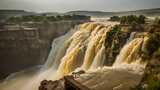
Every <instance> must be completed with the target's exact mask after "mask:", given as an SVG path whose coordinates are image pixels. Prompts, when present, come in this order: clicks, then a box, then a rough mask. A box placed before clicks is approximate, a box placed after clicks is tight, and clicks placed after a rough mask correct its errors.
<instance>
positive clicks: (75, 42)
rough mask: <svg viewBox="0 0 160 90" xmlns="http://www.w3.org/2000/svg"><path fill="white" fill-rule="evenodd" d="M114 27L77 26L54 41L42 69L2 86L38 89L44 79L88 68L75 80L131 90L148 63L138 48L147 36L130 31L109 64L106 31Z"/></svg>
mask: <svg viewBox="0 0 160 90" xmlns="http://www.w3.org/2000/svg"><path fill="white" fill-rule="evenodd" d="M111 30H112V25H108V26H104V25H101V24H97V23H85V24H82V25H80V26H79V27H76V29H75V30H71V31H70V32H68V33H67V34H66V35H64V36H62V37H59V38H57V39H55V40H54V41H53V44H52V50H51V52H50V55H49V57H48V60H47V61H46V63H45V65H44V66H42V68H41V69H38V70H34V71H33V70H32V69H31V70H30V71H28V70H27V71H24V72H20V73H18V74H15V75H14V76H13V77H12V78H9V79H8V80H5V81H4V82H3V83H1V84H0V90H37V89H38V86H39V83H40V81H42V80H43V79H49V80H56V79H59V78H61V77H63V76H65V75H68V74H70V73H71V72H73V71H75V70H77V69H82V70H85V71H86V74H83V75H81V76H80V77H79V78H77V79H76V80H78V81H79V82H82V83H83V84H84V85H86V86H88V87H89V88H91V89H93V90H106V89H107V90H112V89H114V90H128V89H129V87H133V86H135V85H137V84H138V82H139V81H140V80H141V77H142V74H143V71H144V68H145V65H146V63H145V62H142V60H141V56H140V55H139V51H140V50H143V48H144V46H145V45H144V42H146V40H147V39H146V38H136V39H133V35H132V34H131V37H130V39H129V41H130V42H128V43H126V45H125V46H124V48H123V49H122V50H121V52H120V54H119V55H118V57H117V59H116V61H115V63H114V64H113V66H111V67H106V66H104V62H105V60H107V59H106V54H105V53H106V52H105V50H106V46H105V43H106V42H105V41H106V37H107V36H106V35H107V34H106V33H108V32H110V31H111ZM70 36H71V37H70ZM132 39H133V40H132Z"/></svg>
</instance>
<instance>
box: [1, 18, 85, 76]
mask: <svg viewBox="0 0 160 90" xmlns="http://www.w3.org/2000/svg"><path fill="white" fill-rule="evenodd" d="M82 22H84V21H59V22H58V21H57V22H52V23H41V24H30V25H31V26H30V27H35V28H31V29H27V28H25V29H15V30H0V59H1V63H0V72H1V73H0V79H3V78H4V77H6V76H7V75H8V74H10V73H13V72H17V71H20V70H22V69H26V68H29V67H32V66H35V65H40V64H43V63H44V62H45V60H46V58H47V56H48V53H49V51H50V48H51V42H52V40H53V39H54V38H56V37H58V36H60V35H63V34H65V33H66V32H67V31H69V30H70V29H71V28H73V27H74V26H75V25H77V24H79V23H82ZM27 27H29V26H27Z"/></svg>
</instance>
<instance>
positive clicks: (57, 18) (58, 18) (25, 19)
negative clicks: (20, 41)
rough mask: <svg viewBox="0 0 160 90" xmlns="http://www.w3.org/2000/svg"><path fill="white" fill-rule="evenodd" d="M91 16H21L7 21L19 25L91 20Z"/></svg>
mask: <svg viewBox="0 0 160 90" xmlns="http://www.w3.org/2000/svg"><path fill="white" fill-rule="evenodd" d="M89 19H90V17H89V16H83V15H63V16H59V15H58V16H46V15H28V16H19V17H10V18H8V19H7V22H11V23H19V22H29V21H32V22H44V21H48V22H54V21H61V20H89Z"/></svg>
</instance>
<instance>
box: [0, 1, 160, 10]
mask: <svg viewBox="0 0 160 90" xmlns="http://www.w3.org/2000/svg"><path fill="white" fill-rule="evenodd" d="M148 8H160V0H0V9H18V10H27V11H34V12H67V11H75V10H88V11H106V12H109V11H129V10H138V9H148Z"/></svg>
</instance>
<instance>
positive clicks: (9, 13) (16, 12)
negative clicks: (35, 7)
mask: <svg viewBox="0 0 160 90" xmlns="http://www.w3.org/2000/svg"><path fill="white" fill-rule="evenodd" d="M34 14H36V13H34V12H27V11H24V10H0V15H1V16H6V17H11V16H22V15H34Z"/></svg>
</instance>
